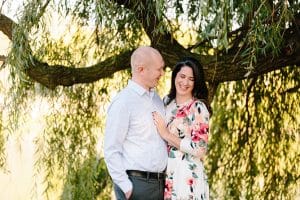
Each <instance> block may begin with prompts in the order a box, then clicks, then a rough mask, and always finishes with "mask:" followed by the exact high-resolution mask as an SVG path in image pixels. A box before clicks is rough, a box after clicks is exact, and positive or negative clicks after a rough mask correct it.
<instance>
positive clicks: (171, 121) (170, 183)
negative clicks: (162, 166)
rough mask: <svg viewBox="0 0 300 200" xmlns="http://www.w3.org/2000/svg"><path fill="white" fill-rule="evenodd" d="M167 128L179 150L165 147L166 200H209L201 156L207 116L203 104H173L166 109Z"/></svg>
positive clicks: (207, 128)
mask: <svg viewBox="0 0 300 200" xmlns="http://www.w3.org/2000/svg"><path fill="white" fill-rule="evenodd" d="M166 117H167V121H168V128H169V130H170V132H171V133H172V134H175V135H176V136H177V137H179V138H181V139H182V142H181V145H180V149H177V148H175V147H172V146H168V153H169V158H168V166H167V172H166V173H167V177H166V185H165V196H164V198H165V199H166V200H169V199H172V200H175V199H176V200H190V199H193V200H208V199H209V187H208V182H207V176H206V174H205V169H204V166H203V162H202V160H201V159H200V155H203V152H205V153H206V152H207V143H208V133H209V127H208V124H209V112H208V110H207V108H206V106H205V104H204V103H203V102H201V101H200V100H195V99H191V100H189V101H187V102H185V103H183V104H181V105H177V104H176V103H175V100H173V101H171V102H170V104H168V105H167V107H166Z"/></svg>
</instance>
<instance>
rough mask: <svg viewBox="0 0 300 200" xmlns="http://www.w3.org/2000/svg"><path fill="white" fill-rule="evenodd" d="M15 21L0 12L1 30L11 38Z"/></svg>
mask: <svg viewBox="0 0 300 200" xmlns="http://www.w3.org/2000/svg"><path fill="white" fill-rule="evenodd" d="M14 25H15V22H14V21H13V20H11V19H10V18H8V17H6V16H5V15H3V14H1V13H0V31H2V32H3V33H4V34H5V35H6V36H7V37H8V38H9V39H10V40H12V31H13V26H14Z"/></svg>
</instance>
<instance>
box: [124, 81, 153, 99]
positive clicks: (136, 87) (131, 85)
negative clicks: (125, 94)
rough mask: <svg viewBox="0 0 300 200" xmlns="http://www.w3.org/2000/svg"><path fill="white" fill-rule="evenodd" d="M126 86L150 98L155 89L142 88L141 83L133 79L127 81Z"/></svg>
mask: <svg viewBox="0 0 300 200" xmlns="http://www.w3.org/2000/svg"><path fill="white" fill-rule="evenodd" d="M128 87H129V88H130V89H132V90H134V91H135V92H136V93H138V94H139V95H140V96H143V95H147V96H150V97H151V98H152V97H153V95H154V91H155V90H154V88H151V89H150V91H147V90H146V89H145V88H143V87H142V86H141V85H139V84H138V83H136V82H134V81H133V80H129V81H128Z"/></svg>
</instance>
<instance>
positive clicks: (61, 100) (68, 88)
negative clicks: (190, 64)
mask: <svg viewBox="0 0 300 200" xmlns="http://www.w3.org/2000/svg"><path fill="white" fill-rule="evenodd" d="M299 4H300V2H299V0H289V1H271V0H270V1H261V0H254V1H246V2H245V1H240V0H233V1H219V0H216V1H215V0H214V1H212V0H208V1H201V0H189V1H187V0H173V1H171V0H167V1H163V0H156V1H154V0H147V1H146V0H142V1H137V0H112V1H108V0H74V1H68V0H65V1H51V0H42V1H41V0H32V1H26V2H24V4H22V6H21V7H20V11H19V12H17V13H15V15H14V18H15V19H16V20H15V21H13V20H12V19H11V18H10V17H7V15H6V14H5V10H4V7H5V6H6V7H8V8H9V7H10V6H11V5H9V3H8V2H6V1H5V0H4V1H2V2H1V7H0V11H1V13H0V31H2V32H3V33H4V34H5V35H7V37H8V38H9V39H10V40H11V50H10V52H9V55H8V57H6V56H5V55H3V56H2V55H0V56H1V57H0V60H1V61H4V63H5V64H4V65H3V66H2V67H1V71H2V72H3V71H7V70H9V77H7V79H5V81H2V82H1V84H0V92H1V94H3V95H5V102H4V103H3V105H0V109H1V111H3V112H0V113H1V114H0V116H1V119H2V120H1V121H0V165H1V166H4V164H5V154H4V152H5V148H4V146H5V145H4V144H5V136H6V134H7V133H12V132H17V131H18V130H20V128H21V125H22V122H25V121H26V120H28V118H30V115H29V114H28V113H29V111H30V110H31V109H33V105H35V104H34V102H37V101H45V102H46V104H47V105H48V104H49V105H50V107H49V108H48V112H47V113H46V114H44V115H43V116H42V117H43V119H44V123H45V127H44V128H43V129H42V131H41V132H42V133H40V134H38V135H37V137H36V147H37V150H36V157H37V162H36V166H37V168H38V169H40V170H41V171H42V170H45V178H46V180H47V181H46V182H47V183H48V185H47V186H46V188H45V191H46V194H48V195H49V194H51V191H54V190H56V189H57V187H58V186H57V185H59V184H58V183H57V182H56V181H57V179H58V177H59V179H61V180H63V190H62V191H61V195H60V198H62V199H80V198H81V197H85V198H88V199H95V196H97V194H99V193H100V195H101V198H109V197H108V196H107V193H105V192H109V189H108V190H107V188H109V187H110V186H111V185H110V184H111V183H110V181H107V180H103V179H101V177H105V176H107V173H106V171H105V166H104V165H103V162H102V160H101V158H100V157H101V156H100V157H97V156H96V155H97V153H99V152H97V151H96V147H97V142H99V141H100V143H101V137H100V138H99V137H98V136H99V133H101V134H100V135H102V133H103V125H104V121H105V116H104V110H105V108H106V106H107V103H108V102H109V99H110V97H111V96H112V95H114V94H115V91H118V90H120V89H121V88H122V87H123V86H124V85H125V84H126V81H127V80H128V78H129V77H130V73H129V72H128V70H127V69H129V68H130V62H129V58H130V54H131V52H132V50H134V49H135V48H136V47H137V46H139V45H151V46H153V47H155V48H157V49H158V50H159V51H160V52H161V53H162V55H163V57H164V59H165V62H166V66H167V67H170V68H171V67H172V66H173V65H174V64H175V63H176V62H177V61H178V60H179V58H180V57H183V56H194V57H195V58H196V59H198V60H199V61H200V62H201V63H203V65H204V71H205V75H206V81H207V83H208V86H209V90H210V95H211V96H210V100H211V102H212V106H213V109H214V114H213V116H212V120H211V125H212V128H211V142H210V149H211V150H210V155H209V156H208V159H207V163H206V165H207V167H208V169H209V177H210V184H211V188H212V197H213V198H214V199H242V198H244V199H293V198H294V197H295V196H296V195H297V188H299V186H300V183H299V177H300V169H299V166H298V163H299V161H300V160H299V157H300V156H299V151H297V147H298V146H299V144H300V138H299V132H300V130H299V127H300V126H299V122H300V121H299V119H300V107H299V103H298V101H299V100H298V99H300V95H299V88H300V79H299V77H300V76H299V75H300V69H299V66H300V40H299V38H300V31H299V30H300V12H299V7H300V6H299ZM2 5H3V6H2ZM120 71H121V72H120ZM3 73H4V72H3ZM7 80H8V81H9V84H4V83H5V82H6V81H7ZM120 80H121V81H120ZM166 80H167V81H168V78H166ZM230 81H232V82H230ZM164 84H166V83H163V82H162V84H161V85H160V87H159V89H160V93H161V94H162V95H164V94H166V87H164ZM213 98H214V99H213ZM6 105H8V106H6ZM31 106H32V107H31ZM7 130H9V131H7ZM99 171H100V172H99ZM60 184H61V183H60ZM105 187H106V190H103V188H105ZM99 188H101V189H99ZM220 188H221V190H222V192H220V191H219V189H220ZM103 191H105V192H103ZM298 192H299V191H298ZM298 195H299V194H298ZM48 198H52V197H51V196H48Z"/></svg>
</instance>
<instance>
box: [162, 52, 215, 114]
mask: <svg viewBox="0 0 300 200" xmlns="http://www.w3.org/2000/svg"><path fill="white" fill-rule="evenodd" d="M184 66H188V67H190V68H191V69H192V70H193V76H194V88H193V90H192V95H193V97H194V98H196V99H199V100H201V101H203V102H204V103H205V105H206V107H207V109H208V110H209V112H210V113H211V107H210V106H209V105H208V89H207V86H206V83H205V77H204V71H203V67H202V65H201V64H200V62H199V61H198V60H196V59H195V58H193V57H185V58H183V59H181V61H180V62H178V63H177V64H176V65H175V67H174V68H173V71H172V77H171V89H170V92H169V94H168V95H167V96H168V98H167V101H166V104H167V105H168V104H169V103H170V102H171V101H172V100H173V99H175V97H176V87H175V78H176V76H177V74H178V72H179V71H180V70H181V68H182V67H184Z"/></svg>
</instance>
